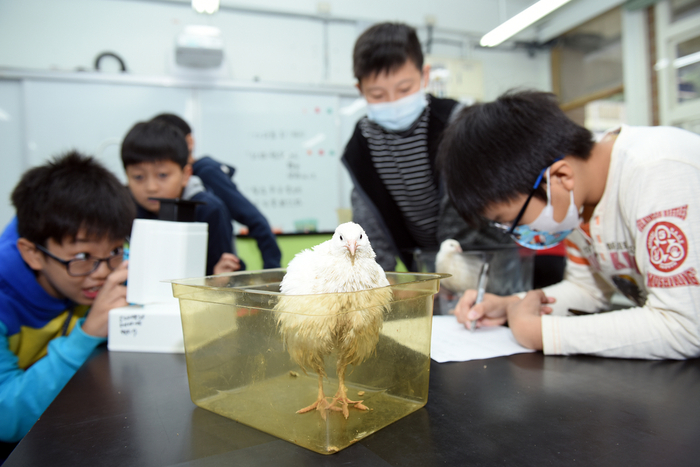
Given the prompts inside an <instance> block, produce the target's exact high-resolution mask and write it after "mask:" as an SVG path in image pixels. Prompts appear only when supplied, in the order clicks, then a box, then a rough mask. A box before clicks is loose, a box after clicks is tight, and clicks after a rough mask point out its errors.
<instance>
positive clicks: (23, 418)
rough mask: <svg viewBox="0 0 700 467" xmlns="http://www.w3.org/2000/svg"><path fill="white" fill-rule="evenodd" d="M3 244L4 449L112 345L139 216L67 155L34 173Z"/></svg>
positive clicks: (99, 173)
mask: <svg viewBox="0 0 700 467" xmlns="http://www.w3.org/2000/svg"><path fill="white" fill-rule="evenodd" d="M12 203H13V204H14V206H15V208H16V210H17V217H16V218H15V219H13V220H12V221H11V222H10V224H9V225H8V226H7V227H6V228H5V231H4V232H3V233H2V235H1V236H0V420H2V423H0V441H4V442H16V441H18V440H20V439H21V438H22V437H23V436H24V435H25V434H26V433H27V431H28V430H29V429H30V428H31V427H32V425H33V424H34V422H35V421H36V420H37V419H38V418H39V416H40V415H41V414H42V413H43V412H44V410H45V409H46V407H48V405H49V404H50V403H51V401H52V400H53V399H54V398H55V397H56V395H57V394H58V393H59V392H60V391H61V389H62V388H63V386H64V385H65V384H66V383H67V382H68V380H69V379H70V378H71V377H72V376H73V374H74V373H75V372H76V371H77V369H78V368H79V367H80V366H81V365H82V364H83V363H84V362H85V361H86V360H87V358H88V357H89V356H90V354H91V353H92V351H93V350H94V349H95V348H96V347H97V346H98V345H99V344H101V343H103V342H104V341H105V340H106V337H107V322H108V314H109V311H110V310H111V309H112V308H117V307H121V306H126V305H127V302H126V287H125V286H123V285H122V284H123V282H124V281H125V280H126V278H127V268H126V263H125V262H122V253H123V252H122V245H123V243H124V239H125V237H126V236H127V235H129V232H130V230H131V224H132V222H133V219H134V215H135V209H134V205H133V201H132V200H131V198H130V196H129V192H128V190H127V189H126V188H125V187H124V186H122V185H121V184H120V183H119V181H118V180H117V179H116V177H115V176H114V175H113V174H112V173H110V172H109V171H108V170H107V169H105V168H104V167H102V166H101V165H100V164H98V163H97V162H95V161H94V160H93V159H92V158H90V157H85V156H82V155H80V154H78V153H75V152H72V153H68V154H66V155H64V156H62V157H58V158H56V159H54V160H53V161H52V162H49V163H47V164H45V165H43V166H40V167H35V168H33V169H31V170H29V171H28V172H26V173H25V174H24V175H23V177H22V179H21V180H20V182H19V184H18V185H17V186H16V187H15V189H14V191H13V193H12Z"/></svg>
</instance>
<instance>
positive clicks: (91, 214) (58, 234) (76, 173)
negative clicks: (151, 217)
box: [12, 151, 136, 246]
mask: <svg viewBox="0 0 700 467" xmlns="http://www.w3.org/2000/svg"><path fill="white" fill-rule="evenodd" d="M12 204H13V205H14V206H15V209H16V210H17V230H18V231H19V236H20V237H24V238H26V239H27V240H29V241H31V242H34V243H37V244H40V245H43V246H46V241H47V240H48V239H49V238H52V239H54V240H55V241H56V242H58V243H61V242H63V240H64V239H65V238H66V237H68V238H71V239H75V238H76V236H77V235H78V231H79V230H80V229H85V233H86V235H88V236H89V237H90V238H98V239H102V238H109V239H110V240H119V239H123V238H126V237H127V236H128V235H129V233H130V232H131V224H132V222H133V221H134V217H135V216H136V206H135V203H134V200H133V199H132V198H131V195H130V194H129V190H128V188H126V187H125V186H124V185H122V184H121V183H120V182H119V180H117V177H115V176H114V174H112V172H110V171H109V170H107V169H106V168H104V167H103V166H102V164H100V163H99V162H97V161H96V160H95V159H93V158H92V157H87V156H85V155H83V154H80V153H79V152H76V151H71V152H68V153H66V154H63V155H60V156H58V157H55V158H54V159H53V160H52V161H50V162H48V163H46V164H44V165H42V166H39V167H34V168H33V169H30V170H28V171H27V172H25V173H24V175H23V176H22V178H21V180H20V181H19V183H18V184H17V186H16V187H15V189H14V190H13V192H12Z"/></svg>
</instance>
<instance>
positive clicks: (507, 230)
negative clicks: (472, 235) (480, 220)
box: [493, 157, 563, 235]
mask: <svg viewBox="0 0 700 467" xmlns="http://www.w3.org/2000/svg"><path fill="white" fill-rule="evenodd" d="M562 159H563V157H557V158H556V159H554V161H552V164H554V163H555V162H558V161H560V160H562ZM552 164H549V165H548V166H547V167H545V168H544V169H542V171H541V172H540V174H539V175H538V176H537V180H535V184H534V185H532V190H530V194H529V195H527V199H526V200H525V204H523V207H522V208H520V212H518V215H517V216H515V220H513V223H512V224H511V225H510V227H508V226H507V225H503V224H499V223H498V222H494V223H493V225H494V226H495V227H497V228H499V229H501V230H503V231H505V233H507V234H508V235H513V232H515V228H516V227H517V226H518V223H519V222H520V219H522V217H523V215H524V214H525V210H526V209H527V206H528V205H529V204H530V200H531V199H532V197H533V196H534V195H535V192H536V191H537V188H539V186H540V184H541V183H542V178H544V173H545V172H546V171H547V169H548V168H550V167H551V166H552Z"/></svg>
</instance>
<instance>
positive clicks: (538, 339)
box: [507, 289, 555, 350]
mask: <svg viewBox="0 0 700 467" xmlns="http://www.w3.org/2000/svg"><path fill="white" fill-rule="evenodd" d="M554 302H555V299H554V298H553V297H547V296H546V295H545V294H544V292H543V291H542V290H539V289H538V290H531V291H529V292H528V293H527V295H525V298H523V299H522V300H518V301H517V302H513V303H511V304H510V305H509V306H508V310H507V316H508V326H510V329H511V331H513V337H515V340H516V341H518V343H519V344H520V345H522V346H523V347H527V348H528V349H534V350H542V317H541V316H542V315H543V314H549V313H551V312H552V308H551V307H550V306H547V304H549V303H554Z"/></svg>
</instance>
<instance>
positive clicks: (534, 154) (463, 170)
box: [437, 91, 594, 226]
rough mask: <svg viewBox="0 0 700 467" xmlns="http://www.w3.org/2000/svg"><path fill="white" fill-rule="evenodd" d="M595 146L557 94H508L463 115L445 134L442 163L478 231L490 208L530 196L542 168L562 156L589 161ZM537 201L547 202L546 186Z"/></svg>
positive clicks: (455, 194) (462, 208) (457, 203)
mask: <svg viewBox="0 0 700 467" xmlns="http://www.w3.org/2000/svg"><path fill="white" fill-rule="evenodd" d="M593 144H594V142H593V135H592V134H591V132H590V131H588V130H587V129H585V128H583V127H581V126H579V125H577V124H576V123H574V122H573V121H571V120H570V119H569V118H568V117H567V116H566V115H565V114H564V112H563V111H562V110H561V109H560V108H559V105H558V103H557V99H556V97H555V96H554V94H551V93H546V92H538V91H508V92H506V93H505V94H503V95H501V96H500V97H499V98H498V99H496V100H495V101H494V102H489V103H484V104H476V105H473V106H471V107H467V108H465V109H463V110H462V111H461V112H460V113H459V115H458V116H457V118H456V119H455V120H454V121H453V122H452V123H451V124H450V125H449V126H448V128H447V129H446V130H445V132H444V133H443V136H442V142H441V144H440V148H439V151H438V156H437V164H438V167H439V170H440V171H441V173H442V176H443V179H444V181H445V186H446V189H447V193H448V194H449V196H450V198H451V199H452V202H453V203H454V205H455V207H456V208H457V210H458V211H459V213H460V215H461V216H462V217H463V218H464V219H465V220H466V221H467V222H468V223H469V224H471V225H473V226H476V225H482V223H483V218H482V217H481V216H482V215H483V212H484V210H485V209H486V208H487V207H488V206H489V205H490V204H492V203H502V202H508V201H512V200H514V199H515V198H517V197H518V196H519V195H523V194H524V195H528V194H530V191H531V190H532V187H533V185H534V183H535V181H536V180H537V177H538V175H539V173H540V172H541V171H542V169H544V168H546V167H548V166H550V165H551V164H552V163H554V161H555V160H556V159H557V158H559V157H562V156H574V157H578V158H580V159H583V160H586V159H588V157H589V156H590V154H591V150H592V149H593ZM535 196H537V197H538V198H540V199H546V192H545V190H544V188H543V187H542V185H540V188H539V189H538V190H537V191H536V192H535Z"/></svg>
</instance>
